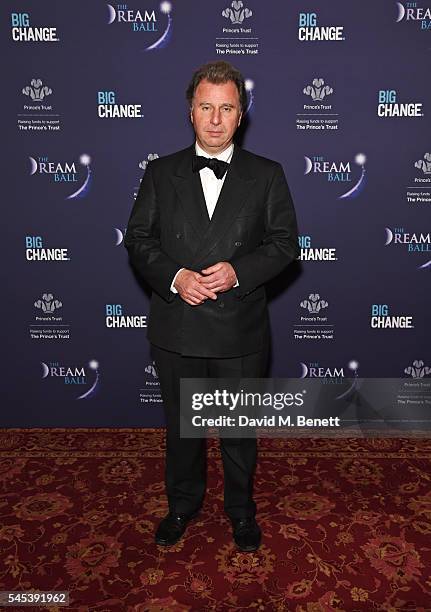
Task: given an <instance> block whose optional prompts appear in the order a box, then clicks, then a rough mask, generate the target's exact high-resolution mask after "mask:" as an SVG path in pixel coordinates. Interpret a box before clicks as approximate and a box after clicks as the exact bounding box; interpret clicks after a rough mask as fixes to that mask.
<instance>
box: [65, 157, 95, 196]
mask: <svg viewBox="0 0 431 612" xmlns="http://www.w3.org/2000/svg"><path fill="white" fill-rule="evenodd" d="M90 178H91V168H90V166H89V165H88V166H87V178H86V179H85V181H84V183H83V185H82V186H81V187H80V188H79V189H78V190H77V191H74V192H73V193H71V194H70V195H69V196H67V198H66V200H71V199H72V198H83V197H84V196H85V195H86V194H87V192H88V190H89V188H90Z"/></svg>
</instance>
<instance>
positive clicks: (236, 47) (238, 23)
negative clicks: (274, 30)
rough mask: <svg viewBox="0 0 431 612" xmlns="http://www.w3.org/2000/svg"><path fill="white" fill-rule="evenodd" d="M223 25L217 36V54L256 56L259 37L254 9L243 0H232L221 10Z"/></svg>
mask: <svg viewBox="0 0 431 612" xmlns="http://www.w3.org/2000/svg"><path fill="white" fill-rule="evenodd" d="M221 16H222V17H223V26H222V28H221V32H220V34H221V36H217V37H216V44H215V50H216V54H217V55H243V56H255V55H258V54H259V37H258V36H256V32H254V29H253V28H254V19H253V11H252V10H251V8H249V7H248V6H246V5H245V4H244V2H243V1H242V0H232V2H231V3H230V4H229V6H226V7H225V8H224V9H223V10H222V11H221Z"/></svg>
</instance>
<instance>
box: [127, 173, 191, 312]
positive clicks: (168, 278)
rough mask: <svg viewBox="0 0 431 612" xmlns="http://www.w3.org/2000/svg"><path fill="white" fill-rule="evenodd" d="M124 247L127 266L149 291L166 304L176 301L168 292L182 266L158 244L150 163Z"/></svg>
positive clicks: (158, 224) (131, 216)
mask: <svg viewBox="0 0 431 612" xmlns="http://www.w3.org/2000/svg"><path fill="white" fill-rule="evenodd" d="M124 245H125V247H126V249H127V251H128V253H129V259H130V263H131V264H132V266H133V268H134V269H135V270H136V272H137V273H138V275H139V276H141V277H142V278H143V279H144V280H145V281H146V282H147V283H148V284H149V285H150V286H151V288H152V289H153V290H154V291H155V292H156V293H158V294H159V295H160V296H161V297H162V298H163V299H165V300H166V301H167V302H171V301H172V300H173V299H175V294H174V293H172V291H171V290H170V286H171V283H172V279H173V278H174V276H175V274H176V273H177V272H178V270H179V268H181V265H180V264H178V263H177V262H175V261H174V260H172V259H171V258H170V257H169V256H168V255H167V254H166V253H165V252H164V251H163V249H162V248H161V244H160V209H159V203H158V201H157V194H156V188H155V185H154V178H153V168H152V162H150V163H149V164H148V166H147V169H146V172H145V175H144V178H143V179H142V181H141V185H140V187H139V191H138V195H137V196H136V200H135V203H134V206H133V209H132V213H131V215H130V219H129V223H128V226H127V231H126V235H125V238H124Z"/></svg>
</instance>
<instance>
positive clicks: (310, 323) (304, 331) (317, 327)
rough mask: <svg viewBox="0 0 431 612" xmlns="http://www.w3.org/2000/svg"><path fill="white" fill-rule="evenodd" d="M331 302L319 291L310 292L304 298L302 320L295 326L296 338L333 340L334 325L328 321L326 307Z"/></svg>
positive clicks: (294, 333) (301, 305) (294, 336)
mask: <svg viewBox="0 0 431 612" xmlns="http://www.w3.org/2000/svg"><path fill="white" fill-rule="evenodd" d="M328 306H329V304H328V302H327V301H326V300H324V299H322V298H321V297H320V295H319V294H318V293H310V294H309V296H308V298H306V299H305V300H302V302H301V303H300V307H301V308H302V309H303V311H306V312H304V313H301V316H300V321H299V322H298V323H295V324H294V326H293V338H294V340H333V339H334V334H335V330H334V325H333V324H331V323H330V322H329V321H328V316H327V314H326V312H325V311H326V309H327V308H328Z"/></svg>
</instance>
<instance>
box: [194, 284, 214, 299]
mask: <svg viewBox="0 0 431 612" xmlns="http://www.w3.org/2000/svg"><path fill="white" fill-rule="evenodd" d="M196 291H197V293H198V295H199V296H200V297H201V298H202V297H204V298H205V299H207V298H211V299H212V300H214V299H217V296H216V294H215V293H214V291H212V290H211V289H207V288H206V287H204V286H203V285H199V288H197V289H196Z"/></svg>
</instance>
